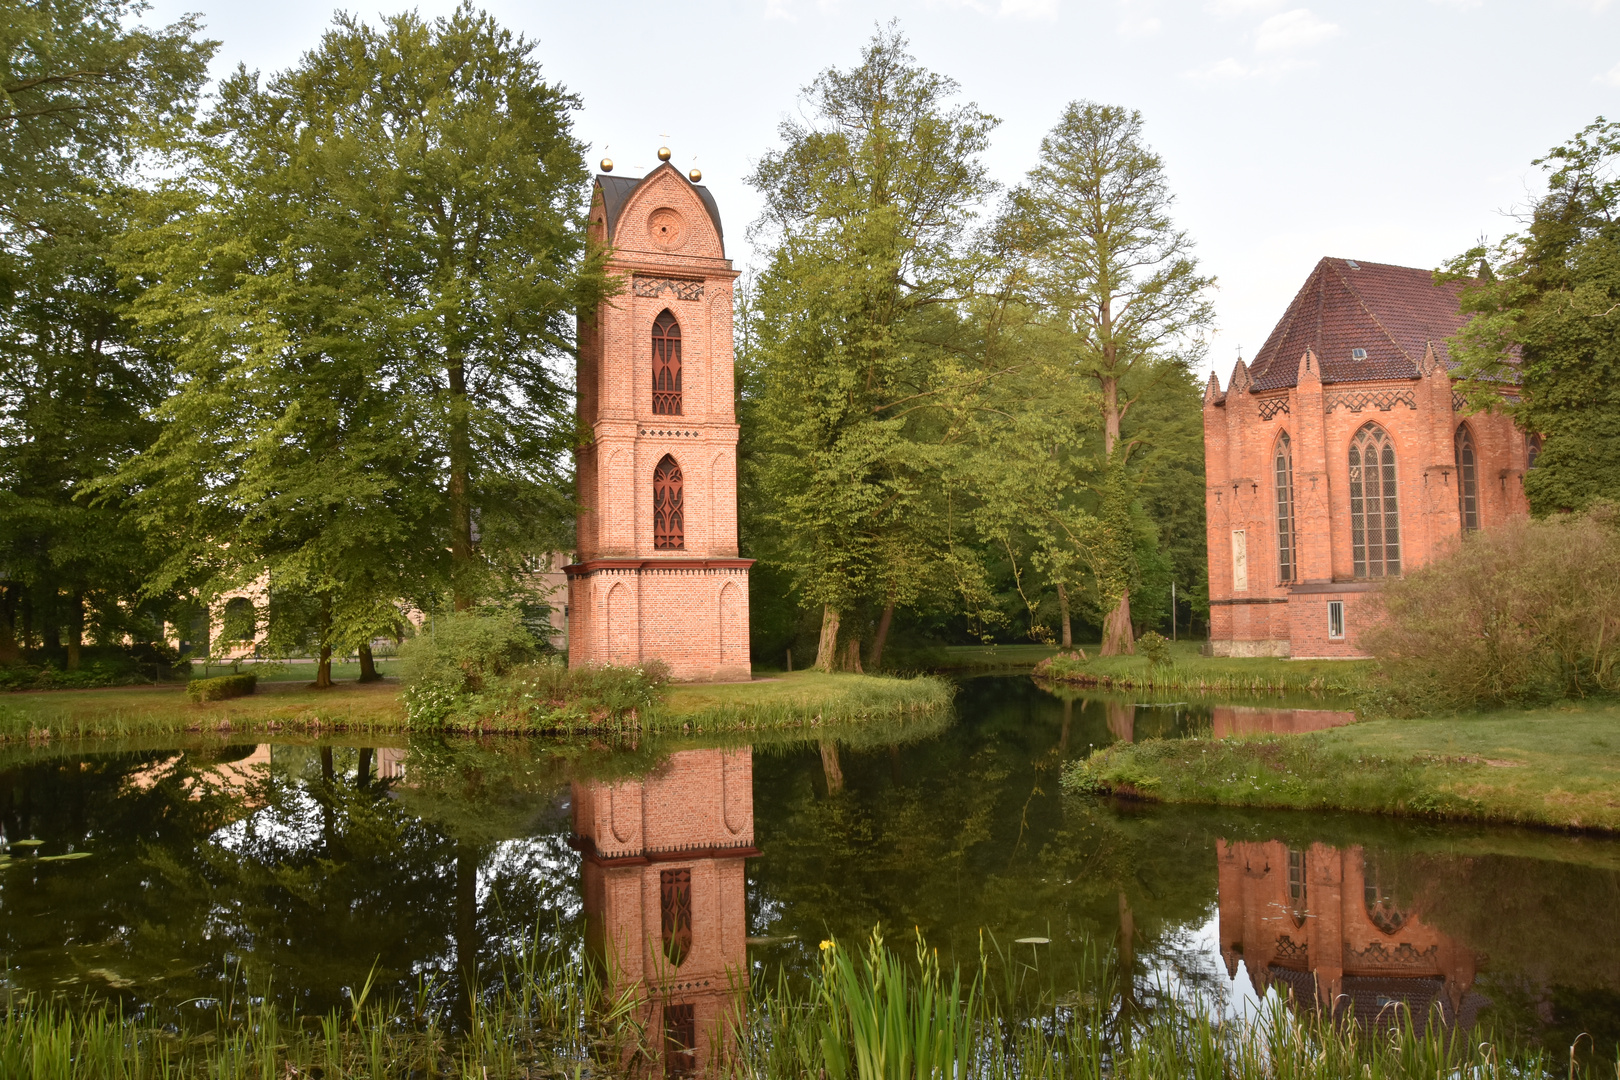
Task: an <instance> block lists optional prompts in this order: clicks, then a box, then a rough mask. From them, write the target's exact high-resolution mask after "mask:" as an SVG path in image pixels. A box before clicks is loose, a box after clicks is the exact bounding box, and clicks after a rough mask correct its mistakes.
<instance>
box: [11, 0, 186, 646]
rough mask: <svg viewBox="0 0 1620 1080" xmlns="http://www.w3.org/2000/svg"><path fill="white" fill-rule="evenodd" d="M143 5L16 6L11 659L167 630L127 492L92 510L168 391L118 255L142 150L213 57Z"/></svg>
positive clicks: (65, 2)
mask: <svg viewBox="0 0 1620 1080" xmlns="http://www.w3.org/2000/svg"><path fill="white" fill-rule="evenodd" d="M142 10H143V5H138V4H129V3H123V2H120V0H44V2H29V3H16V2H13V0H0V662H6V661H9V660H12V659H15V658H16V657H17V655H18V654H19V652H20V650H21V647H22V646H25V645H35V646H38V647H42V648H44V649H45V650H46V652H47V653H50V652H53V651H55V650H56V649H57V648H59V647H62V646H65V652H66V662H67V666H68V667H69V668H75V667H78V666H79V658H80V647H81V645H82V643H83V639H84V637H85V635H86V632H87V630H88V631H91V632H93V633H95V634H96V636H97V637H99V638H101V639H103V640H104V641H116V640H121V639H122V638H123V637H124V635H125V634H132V635H134V636H135V637H136V639H137V640H148V639H151V638H154V637H157V636H159V635H158V632H157V627H156V625H155V624H153V623H152V622H151V621H150V620H141V619H139V618H137V617H136V615H135V610H134V604H133V601H134V600H135V599H136V597H137V594H138V593H139V591H140V588H141V585H142V581H143V578H144V576H145V573H146V571H147V569H148V566H149V555H148V550H147V548H146V546H145V544H144V543H143V537H142V536H141V534H140V532H139V530H138V529H136V528H135V526H134V523H133V521H132V520H131V518H130V515H129V514H128V513H127V512H126V507H125V505H124V503H123V500H122V499H120V498H118V497H116V495H115V494H113V495H110V496H109V497H106V498H103V499H102V500H100V501H99V503H97V504H95V505H92V504H91V503H90V502H89V501H88V500H87V498H86V486H87V484H88V483H89V482H91V481H93V480H94V479H95V478H97V477H99V476H102V475H104V474H106V473H107V472H108V471H110V470H111V469H113V468H115V467H116V466H117V465H118V464H119V463H120V462H121V461H123V460H125V459H127V458H128V457H129V456H130V455H131V454H133V453H135V452H136V451H138V450H139V449H141V448H142V447H143V446H145V445H146V443H147V442H148V441H149V440H150V439H151V437H152V436H153V434H154V428H153V425H152V423H151V422H150V420H149V419H148V417H147V415H146V413H147V411H148V410H149V409H151V407H152V406H153V405H155V404H156V402H157V401H158V400H160V399H161V398H162V396H163V394H164V393H165V392H166V391H167V388H168V372H167V369H166V367H165V365H164V364H163V363H162V362H161V360H160V359H159V358H158V357H155V356H154V355H153V354H152V353H150V352H149V351H146V350H143V349H141V348H140V347H138V346H137V345H135V344H133V343H132V342H131V341H130V340H129V329H130V328H129V325H128V323H127V322H126V321H125V320H124V318H123V317H122V312H123V309H124V307H125V306H126V305H127V304H128V302H129V300H130V298H131V296H132V291H131V289H130V288H129V287H128V286H127V285H126V284H121V283H120V282H119V281H118V280H117V276H116V274H115V273H113V271H112V270H111V269H110V268H109V267H108V266H107V265H106V263H105V262H104V260H103V255H104V252H105V250H106V248H107V246H108V244H109V243H110V241H111V237H112V236H113V235H114V234H115V233H116V232H117V231H118V230H119V229H120V228H121V227H122V225H123V213H124V201H125V200H124V198H123V195H124V194H125V193H127V190H128V188H129V187H130V185H131V184H133V183H134V182H135V176H134V166H135V165H136V164H137V163H138V162H139V160H140V157H141V154H142V151H143V147H145V146H146V145H147V143H148V140H150V139H151V138H152V137H153V136H154V135H156V134H157V133H158V132H160V131H162V130H164V129H166V128H168V127H170V126H172V125H175V124H183V123H184V122H185V121H186V119H187V118H188V117H189V115H190V112H191V110H192V108H193V107H194V105H195V103H196V98H197V93H198V91H199V88H200V86H201V84H202V81H203V78H204V73H205V69H206V65H207V62H208V58H209V56H210V55H211V54H212V52H213V47H214V46H213V43H212V42H208V41H202V40H199V39H198V37H197V25H196V21H195V20H194V19H193V18H189V17H188V18H186V19H182V20H180V21H179V22H177V23H175V24H174V25H172V26H169V27H167V28H164V29H161V30H149V29H146V28H144V27H139V26H134V27H131V26H127V25H126V23H127V22H128V21H129V19H130V17H131V16H133V15H136V14H138V13H139V12H140V11H142ZM143 622H144V625H142V623H143Z"/></svg>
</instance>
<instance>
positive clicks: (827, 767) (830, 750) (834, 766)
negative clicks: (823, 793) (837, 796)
mask: <svg viewBox="0 0 1620 1080" xmlns="http://www.w3.org/2000/svg"><path fill="white" fill-rule="evenodd" d="M821 771H822V773H823V774H825V775H826V777H827V794H829V795H831V794H833V793H834V792H836V791H843V790H844V770H843V769H842V768H841V767H840V766H839V764H838V744H837V743H835V742H823V743H822V744H821Z"/></svg>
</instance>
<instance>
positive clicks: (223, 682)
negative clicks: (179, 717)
mask: <svg viewBox="0 0 1620 1080" xmlns="http://www.w3.org/2000/svg"><path fill="white" fill-rule="evenodd" d="M258 683H259V677H258V676H257V675H220V676H218V677H216V678H212V679H192V680H191V681H190V682H188V683H186V696H187V697H189V698H190V699H191V700H192V701H199V702H201V701H224V700H226V699H227V698H239V697H247V696H248V695H249V694H251V693H253V690H254V687H256V686H257V685H258Z"/></svg>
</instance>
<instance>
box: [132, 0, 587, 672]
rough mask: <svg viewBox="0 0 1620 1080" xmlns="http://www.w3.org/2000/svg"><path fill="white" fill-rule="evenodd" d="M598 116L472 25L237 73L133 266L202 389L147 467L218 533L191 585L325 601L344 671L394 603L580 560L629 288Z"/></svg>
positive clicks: (166, 503) (348, 28)
mask: <svg viewBox="0 0 1620 1080" xmlns="http://www.w3.org/2000/svg"><path fill="white" fill-rule="evenodd" d="M577 107H578V102H577V100H576V99H575V98H573V97H572V96H570V95H568V94H567V93H565V92H564V91H563V90H562V89H560V88H559V87H557V86H555V85H553V84H551V83H549V82H547V81H546V80H544V79H543V78H542V77H541V74H540V69H539V65H538V63H537V62H536V60H535V59H534V57H533V45H532V44H531V43H529V42H527V41H525V40H524V39H522V38H521V37H514V36H513V35H512V34H511V33H509V32H508V31H505V30H503V29H501V28H500V27H499V26H498V25H497V24H496V23H495V21H494V20H493V19H492V18H491V17H490V16H488V15H486V14H482V13H480V12H477V11H475V10H473V9H472V8H471V7H470V6H467V5H463V6H461V7H460V8H458V9H457V10H456V11H455V12H454V13H453V14H452V15H450V16H448V17H445V18H441V19H437V20H434V21H431V22H427V21H423V20H421V19H420V18H418V17H417V16H416V15H414V14H403V15H397V16H393V17H390V18H388V19H387V20H386V21H385V22H384V23H383V25H382V26H381V27H380V28H372V27H370V26H367V25H365V24H363V23H361V22H358V21H356V20H355V19H353V18H351V17H349V16H347V15H340V16H338V17H337V19H336V20H335V26H334V28H333V29H332V30H330V31H329V32H328V33H327V34H326V35H325V36H324V38H323V39H322V41H321V44H320V46H319V47H318V48H316V49H315V50H313V51H311V52H310V53H308V54H306V55H305V56H304V58H303V59H302V60H301V62H300V63H299V64H298V65H297V66H295V67H294V68H292V69H290V70H288V71H286V72H283V73H281V74H279V75H277V76H275V77H274V78H272V79H270V80H269V81H268V83H265V84H263V85H261V83H260V81H259V79H258V78H257V76H255V75H252V74H249V73H247V72H245V71H242V72H238V73H237V74H236V75H235V76H234V77H232V78H231V79H229V80H227V82H226V83H225V85H224V86H223V88H222V90H221V99H220V106H219V108H218V110H217V111H216V113H215V114H214V116H213V117H212V118H211V120H210V122H209V124H208V125H206V126H205V128H204V135H205V136H206V137H205V139H204V140H202V141H201V142H200V143H198V144H195V145H192V146H190V147H187V150H188V151H189V152H190V153H191V154H192V155H193V156H194V160H195V161H196V162H197V165H196V167H195V168H193V169H192V170H191V171H190V173H189V174H188V175H187V176H186V177H185V179H184V181H183V182H181V183H178V184H176V185H174V186H173V187H172V188H171V189H170V190H169V191H167V192H166V193H165V196H164V198H163V199H162V200H159V201H156V202H155V203H154V210H155V211H156V213H155V214H154V216H160V217H161V220H158V221H154V222H153V223H152V226H151V227H150V228H149V229H147V230H146V231H144V232H143V233H142V234H140V235H139V236H137V237H135V238H134V239H133V240H132V242H131V243H130V244H129V245H128V248H127V251H126V256H127V258H126V267H127V269H128V270H129V271H130V272H131V273H132V274H136V275H139V276H140V277H142V278H143V279H145V280H147V281H148V282H149V283H150V285H149V288H148V289H147V291H146V292H145V293H144V295H143V297H142V299H141V300H140V302H139V303H138V304H137V305H136V307H135V311H136V314H137V316H138V317H139V319H140V320H141V323H142V325H143V327H144V328H145V329H146V330H147V332H148V333H149V334H150V335H151V336H152V337H153V338H154V339H156V340H159V341H162V342H163V343H164V345H165V346H166V347H167V348H168V349H169V350H171V351H172V353H173V355H175V357H176V358H177V361H178V364H179V368H180V371H181V373H182V378H183V384H182V389H181V391H180V393H179V394H178V395H176V397H175V398H174V399H172V400H171V401H170V402H169V403H168V405H167V406H166V413H167V415H168V416H170V417H171V418H173V419H174V420H175V421H176V422H175V423H174V424H172V425H170V427H169V429H168V431H167V432H166V434H165V437H164V438H163V439H162V440H161V441H160V442H159V443H158V444H157V445H156V446H155V447H154V448H153V450H152V451H151V452H150V453H149V454H147V455H145V457H144V458H143V459H142V460H141V461H140V462H138V463H137V464H136V465H135V466H134V467H132V468H131V469H130V470H129V477H130V479H131V482H135V483H139V484H140V485H141V487H142V498H143V499H144V501H145V504H146V506H147V507H148V509H149V510H150V512H151V513H152V515H153V517H154V519H155V521H157V522H158V523H160V524H162V525H164V526H165V527H167V528H168V529H169V531H170V532H171V533H174V534H177V535H183V536H187V537H192V538H195V540H194V542H193V543H190V544H188V545H185V546H184V547H183V548H177V562H176V565H175V566H174V567H173V568H172V569H173V571H174V572H175V573H176V574H179V573H182V572H194V570H195V568H196V567H197V566H202V567H203V568H204V570H205V571H206V572H210V573H217V574H221V575H224V576H225V577H229V576H231V575H235V576H236V577H238V578H240V577H243V576H247V575H250V574H252V573H257V572H260V571H269V572H270V573H271V575H272V588H274V587H277V585H278V584H279V585H280V586H281V587H293V588H299V589H302V590H304V591H306V592H308V593H310V594H311V595H312V596H314V597H315V598H316V600H317V601H318V603H317V604H316V607H315V610H316V623H317V626H318V628H319V630H320V636H321V644H322V648H323V653H325V652H329V651H330V649H331V648H332V647H334V646H335V645H342V644H344V643H346V642H352V641H355V640H363V639H364V638H365V637H366V636H368V635H369V633H370V632H371V631H372V630H373V629H374V623H375V622H376V620H377V619H379V618H382V619H387V618H389V617H390V616H389V612H388V605H387V603H386V601H387V600H389V599H392V598H396V597H400V596H407V597H415V598H419V599H420V598H423V597H424V596H425V595H426V594H427V593H428V592H430V591H431V590H432V589H433V588H434V587H435V586H436V584H437V583H441V582H448V583H449V585H450V587H451V589H452V590H453V594H454V600H455V604H456V606H457V607H458V608H465V607H468V606H470V605H471V604H472V603H473V602H474V600H475V599H477V598H478V597H479V596H480V595H481V594H486V593H488V592H490V591H491V590H493V589H496V588H498V586H499V578H500V572H501V571H511V572H515V571H517V570H518V569H519V568H520V567H521V565H522V563H523V560H524V559H525V558H527V557H531V556H533V555H536V554H539V553H541V552H544V551H548V550H555V549H556V547H558V546H559V544H560V542H561V541H562V540H563V534H564V532H565V530H566V527H567V520H568V513H567V510H568V507H569V499H568V496H567V471H566V463H565V458H566V454H567V451H568V449H569V447H570V446H571V443H572V439H573V435H574V428H573V424H572V421H571V418H570V413H569V410H568V408H567V406H568V393H567V387H566V385H565V384H564V383H563V381H562V375H563V372H564V369H565V365H564V364H563V363H562V360H563V358H564V357H565V356H566V354H567V353H568V352H569V350H570V349H571V348H572V336H571V335H572V327H573V314H574V312H575V311H576V310H579V309H582V308H588V307H590V306H591V305H593V304H595V303H596V302H597V301H598V300H599V299H600V298H601V296H602V295H603V293H604V292H605V291H606V281H605V277H604V275H603V274H602V273H601V270H600V262H599V261H596V260H593V259H588V258H587V257H586V255H585V251H584V246H583V245H584V241H583V237H584V229H583V213H582V208H583V206H584V205H585V200H584V186H585V182H586V179H587V177H586V172H585V168H584V165H583V150H584V147H583V146H582V145H581V144H580V143H579V141H578V140H577V139H575V138H574V136H573V134H572V130H571V127H570V118H569V114H570V112H571V111H572V110H574V109H575V108H577ZM445 552H448V561H446V560H445V558H444V557H443V556H444V553H445ZM181 560H189V561H190V562H191V563H192V564H194V565H193V566H181V565H179V561H181ZM221 580H224V578H221Z"/></svg>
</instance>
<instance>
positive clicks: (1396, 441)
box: [1204, 259, 1540, 658]
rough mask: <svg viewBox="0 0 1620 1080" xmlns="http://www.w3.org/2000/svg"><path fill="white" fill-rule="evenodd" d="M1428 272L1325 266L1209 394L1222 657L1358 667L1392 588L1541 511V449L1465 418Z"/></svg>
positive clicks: (1451, 305)
mask: <svg viewBox="0 0 1620 1080" xmlns="http://www.w3.org/2000/svg"><path fill="white" fill-rule="evenodd" d="M1464 321H1465V319H1464V316H1463V315H1462V314H1461V312H1460V311H1459V310H1458V303H1457V292H1456V289H1455V288H1453V287H1448V286H1437V285H1435V284H1434V279H1433V276H1432V275H1431V274H1430V273H1429V272H1428V271H1426V270H1417V269H1412V268H1410V267H1404V266H1385V265H1381V264H1378V263H1367V262H1357V261H1356V260H1353V259H1323V260H1322V261H1321V262H1319V263H1317V264H1316V269H1314V270H1313V271H1312V272H1311V275H1310V277H1309V278H1308V279H1307V280H1306V282H1305V285H1304V287H1303V288H1301V289H1300V290H1299V293H1298V295H1296V296H1295V297H1294V300H1293V303H1291V304H1289V305H1288V310H1287V312H1286V313H1284V315H1283V317H1282V321H1281V322H1279V323H1278V324H1277V326H1276V328H1275V329H1274V330H1272V332H1271V336H1270V337H1269V338H1267V339H1266V343H1265V345H1264V347H1262V348H1261V350H1260V351H1259V352H1258V353H1256V354H1255V357H1254V362H1253V364H1251V365H1247V366H1246V365H1245V364H1244V363H1243V361H1242V360H1239V361H1238V363H1237V367H1236V368H1235V369H1234V370H1233V372H1232V380H1231V382H1230V383H1229V384H1228V386H1227V388H1226V390H1225V391H1224V392H1223V391H1222V390H1221V386H1220V383H1219V381H1218V380H1217V379H1216V378H1215V376H1214V375H1211V376H1210V380H1209V387H1208V389H1207V391H1206V392H1205V395H1204V468H1205V483H1206V489H1205V500H1206V510H1207V517H1206V521H1207V528H1208V541H1209V598H1210V646H1209V648H1210V651H1211V652H1212V653H1213V654H1214V655H1216V656H1293V657H1299V658H1305V657H1352V656H1359V655H1361V654H1362V651H1361V649H1360V647H1359V645H1358V635H1359V634H1360V633H1361V631H1363V630H1364V629H1365V628H1366V624H1367V621H1368V619H1369V618H1370V617H1371V614H1372V613H1371V612H1370V611H1369V610H1367V605H1366V602H1367V600H1368V598H1369V594H1370V593H1371V592H1372V591H1374V590H1376V589H1377V588H1378V586H1379V583H1380V582H1382V581H1383V580H1384V579H1386V578H1390V577H1396V576H1399V575H1400V574H1401V572H1402V571H1403V570H1405V569H1410V568H1412V567H1415V566H1419V565H1421V564H1422V563H1424V562H1426V561H1428V560H1429V559H1431V558H1434V557H1435V556H1436V555H1438V554H1440V553H1441V552H1443V551H1445V550H1446V549H1447V547H1448V546H1449V545H1451V544H1452V543H1454V542H1455V541H1456V539H1457V538H1458V537H1459V536H1460V535H1461V534H1462V533H1464V532H1466V531H1469V530H1472V529H1480V528H1488V527H1490V526H1491V525H1493V524H1496V523H1498V522H1502V521H1505V520H1507V519H1509V518H1511V517H1514V516H1517V515H1523V514H1527V513H1528V512H1529V506H1528V504H1527V502H1526V500H1525V495H1524V486H1523V485H1524V474H1525V471H1526V470H1527V469H1529V468H1530V467H1531V466H1533V465H1534V463H1535V457H1536V454H1537V453H1538V452H1539V449H1540V444H1539V442H1538V440H1537V439H1536V438H1535V437H1534V436H1526V435H1525V434H1524V433H1523V432H1521V431H1519V430H1518V428H1516V427H1515V426H1514V425H1513V422H1512V421H1511V420H1509V419H1508V418H1507V417H1505V416H1503V415H1500V414H1473V415H1468V414H1467V413H1466V410H1465V407H1464V404H1463V401H1462V398H1461V397H1460V395H1457V394H1456V393H1455V392H1454V391H1453V390H1452V387H1451V377H1450V374H1449V372H1450V369H1451V367H1452V366H1453V365H1452V361H1451V359H1450V356H1449V354H1448V352H1447V348H1446V339H1447V338H1448V337H1450V336H1451V335H1453V334H1455V333H1456V332H1457V330H1458V328H1459V327H1460V326H1461V325H1462V324H1463V322H1464Z"/></svg>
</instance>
